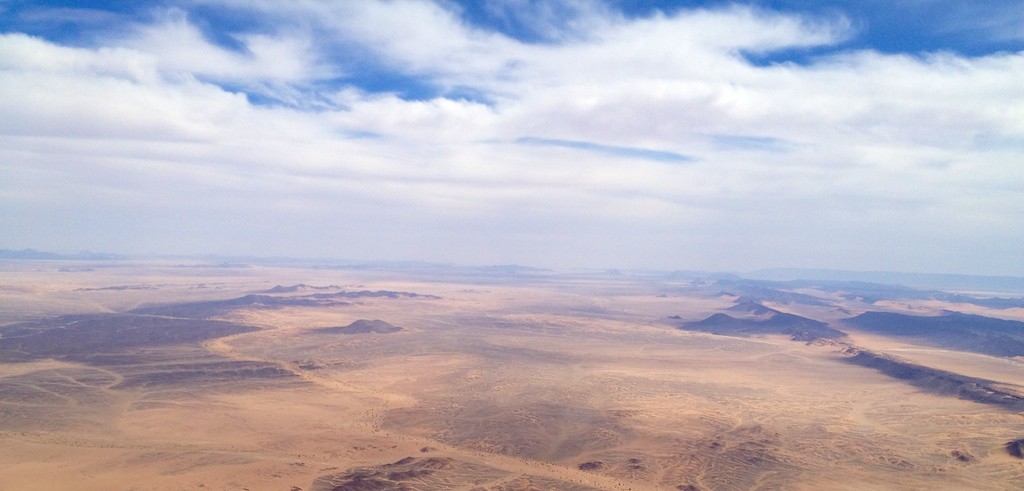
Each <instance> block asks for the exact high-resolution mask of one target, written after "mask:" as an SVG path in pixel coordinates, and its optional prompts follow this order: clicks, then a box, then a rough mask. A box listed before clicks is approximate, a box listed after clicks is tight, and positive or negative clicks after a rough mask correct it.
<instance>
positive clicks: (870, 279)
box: [742, 268, 1024, 295]
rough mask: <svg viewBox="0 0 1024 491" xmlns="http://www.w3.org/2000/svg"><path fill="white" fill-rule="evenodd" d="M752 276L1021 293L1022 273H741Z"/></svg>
mask: <svg viewBox="0 0 1024 491" xmlns="http://www.w3.org/2000/svg"><path fill="white" fill-rule="evenodd" d="M742 276H743V277H744V278H749V279H752V280H770V281H792V280H823V281H843V282H866V283H876V284H884V285H904V286H909V287H914V288H926V289H935V290H952V291H989V292H1005V293H1011V294H1016V295H1021V294H1024V277H1020V276H980V275H965V274H940V273H900V272H895V271H844V270H838V269H798V268H791V269H783V268H778V269H762V270H758V271H752V272H749V273H745V274H743V275H742Z"/></svg>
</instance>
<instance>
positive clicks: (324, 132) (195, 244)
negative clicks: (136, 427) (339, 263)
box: [0, 0, 1024, 276]
mask: <svg viewBox="0 0 1024 491" xmlns="http://www.w3.org/2000/svg"><path fill="white" fill-rule="evenodd" d="M641 4H642V2H597V1H595V2H586V1H577V0H565V1H554V2H535V1H507V2H464V1H458V2H451V1H428V0H407V1H396V2H326V1H311V2H303V3H299V4H287V5H285V4H281V3H279V2H268V1H262V0H254V1H237V0H201V1H200V0H196V1H186V2H169V1H159V0H154V1H143V2H112V1H96V2H65V5H66V6H65V7H53V6H52V4H51V3H49V2H33V1H26V2H0V114H3V118H0V176H2V178H0V228H2V230H3V231H4V232H3V235H4V237H3V239H2V240H3V243H0V247H4V248H9V249H24V248H32V249H37V250H43V251H67V252H73V251H82V250H91V251H98V252H106V253H113V254H125V255H133V256H142V255H172V254H180V255H199V254H212V255H221V256H255V257H273V256H287V257H298V258H323V257H328V258H346V259H349V260H352V261H373V260H383V261H427V262H438V263H456V264H478V265H483V264H522V265H527V266H534V267H542V268H551V267H565V268H579V267H585V268H629V269H642V268H648V269H660V270H676V269H687V270H705V271H757V270H762V269H770V268H812V269H835V270H847V271H897V272H909V273H939V274H969V275H998V276H1024V258H1022V254H1021V247H1020V244H1024V226H1022V224H1024V167H1022V166H1021V165H1020V163H1021V162H1024V103H1022V102H1024V84H1022V83H1021V80H1022V78H1024V75H1022V74H1024V27H1022V26H1024V12H1022V11H1021V9H1020V4H1019V2H1016V1H993V2H986V3H985V4H984V5H980V4H963V3H962V2H953V1H948V0H929V1H926V2H904V3H900V2H854V1H847V0H844V1H835V2H829V3H825V4H821V5H816V4H813V3H811V4H809V3H808V2H802V1H798V0H783V1H775V2H766V1H751V2H739V3H734V2H724V1H671V2H659V3H658V8H657V9H655V8H652V7H648V6H643V5H641Z"/></svg>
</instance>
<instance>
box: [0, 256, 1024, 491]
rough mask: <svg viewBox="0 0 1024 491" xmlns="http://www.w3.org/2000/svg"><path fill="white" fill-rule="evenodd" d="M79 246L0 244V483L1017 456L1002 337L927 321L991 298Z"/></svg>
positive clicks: (1012, 380)
mask: <svg viewBox="0 0 1024 491" xmlns="http://www.w3.org/2000/svg"><path fill="white" fill-rule="evenodd" d="M81 266H82V265H81V264H78V267H75V268H70V269H69V265H66V264H59V263H58V262H53V261H9V262H7V263H5V264H4V265H3V268H4V275H3V278H4V279H3V285H2V287H0V301H2V305H3V311H4V317H3V325H2V326H0V362H2V363H0V395H2V397H0V415H2V418H0V425H2V427H0V439H2V441H3V444H2V445H0V454H2V459H0V461H2V463H0V488H4V489H26V488H49V489H57V488H65V489H66V488H71V489H97V490H99V489H238V490H241V489H249V490H258V489H289V490H299V489H301V490H316V491H326V490H369V489H482V490H512V489H580V490H583V489H605V490H617V489H623V490H625V489H633V490H641V489H687V490H693V489H779V488H786V489H826V488H827V489H865V488H888V489H921V488H935V489H965V488H972V489H1012V488H1014V487H1016V483H1019V482H1020V480H1021V479H1024V460H1021V459H1020V457H1019V454H1020V451H1019V448H1020V446H1019V443H1017V442H1019V440H1020V439H1021V438H1022V437H1024V418H1022V417H1021V412H1020V411H1021V409H1022V407H1024V402H1022V401H1024V385H1022V384H1024V365H1022V362H1021V358H1020V354H1019V353H1017V352H1012V353H1011V352H1002V351H999V352H993V350H992V349H990V346H992V343H991V342H989V338H988V337H985V336H980V337H979V336H974V337H970V336H966V335H962V334H957V333H956V332H953V331H954V330H956V329H961V330H965V329H966V330H967V331H965V332H968V331H970V332H975V331H979V330H982V331H984V332H983V334H987V335H988V336H990V337H991V336H998V337H1006V339H1009V340H1011V341H1013V340H1016V339H1019V338H1021V337H1022V336H1024V334H1022V333H1024V330H1022V329H1021V328H1020V327H1021V324H1022V323H1021V321H1019V320H1016V319H1017V318H1018V317H1017V316H1015V315H1013V314H1014V311H1012V310H1006V309H999V308H997V307H998V306H996V307H992V306H985V305H974V308H973V309H972V310H971V314H952V313H950V312H951V311H948V310H942V309H939V310H937V311H935V310H934V307H935V306H934V302H937V300H935V299H934V298H929V299H912V298H886V299H885V301H887V302H892V301H899V302H902V304H904V305H920V307H921V308H922V309H923V308H925V307H927V306H929V305H930V306H931V307H929V308H932V309H933V311H932V314H937V315H928V316H923V317H921V318H915V319H914V320H913V321H912V322H909V323H907V322H903V323H895V324H893V323H889V324H886V323H885V322H882V321H880V320H879V319H885V318H887V317H891V316H907V315H911V314H908V313H907V311H908V309H906V308H904V309H902V310H899V311H896V310H895V309H891V308H886V306H887V305H888V304H886V303H885V301H882V300H881V299H879V300H875V301H874V302H872V301H871V300H870V299H869V300H865V299H864V298H863V297H862V296H856V297H851V298H847V296H844V295H841V294H837V293H836V292H835V291H830V290H829V289H828V288H819V289H808V288H801V289H800V290H799V291H797V290H796V289H792V288H786V285H783V284H777V285H768V284H766V283H764V282H760V283H757V282H743V281H739V280H728V281H722V280H718V281H716V280H713V279H708V278H701V277H691V278H679V277H678V275H657V274H651V273H646V274H641V273H636V274H619V275H608V274H605V273H602V272H556V271H526V272H511V273H502V274H491V273H488V274H482V273H480V272H466V271H460V270H454V271H451V272H449V274H447V275H444V274H441V275H438V274H437V272H436V271H430V272H429V273H426V272H417V271H409V270H404V271H385V270H375V271H367V270H355V269H328V268H309V267H284V266H266V265H234V266H228V267H224V266H220V265H209V264H203V263H194V264H174V263H168V262H159V261H155V262H149V263H146V262H133V263H118V262H114V263H104V264H94V265H91V266H90V267H81ZM741 290H743V291H741ZM959 300H960V301H962V300H964V299H962V298H961V299H959ZM929 302H930V303H929ZM977 303H978V304H985V303H986V302H984V301H979V302H977ZM951 306H952V305H945V307H951ZM942 312H945V313H942ZM919 313H920V312H919ZM1001 314H1002V315H1001ZM1005 314H1010V315H1005ZM957 315H959V316H961V317H960V318H959V321H961V322H950V321H949V320H948V317H949V316H957ZM864 316H867V317H864ZM897 318H898V317H897ZM954 318H955V317H954ZM851 319H852V320H851ZM864 319H868V320H870V321H871V322H865V321H864ZM943 319H947V320H943ZM979 319H980V320H981V322H980V323H979V322H975V323H973V324H972V323H971V322H965V321H978V320H979ZM936 323H937V325H938V326H939V327H938V328H931V327H929V326H932V324H936ZM886 325H888V326H893V325H895V326H911V327H910V328H908V327H903V328H902V329H903V331H898V332H895V333H893V332H889V331H891V330H892V329H889V330H886V329H883V328H882V327H880V326H886ZM991 325H996V326H998V329H997V330H995V331H993V330H991V329H990V328H989V327H986V326H991ZM958 326H959V327H958ZM971 326H974V327H971ZM911 328H912V329H911ZM907 329H911V330H912V332H910V333H909V334H908V333H907V332H904V331H906V330H907ZM971 339H973V340H975V342H972V343H967V341H965V340H971ZM999 339H1002V338H999ZM997 344H998V345H999V346H1003V347H1005V348H1006V349H1010V348H1012V347H1014V346H1015V344H1013V343H1010V342H1001V343H997Z"/></svg>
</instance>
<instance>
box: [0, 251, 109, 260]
mask: <svg viewBox="0 0 1024 491" xmlns="http://www.w3.org/2000/svg"><path fill="white" fill-rule="evenodd" d="M127 258H128V257H127V256H122V255H119V254H106V253H99V252H89V251H84V252H78V253H75V254H58V253H56V252H45V251H37V250H35V249H21V250H14V249H0V259H18V260H27V259H31V260H66V261H68V260H70V261H107V260H120V259H127Z"/></svg>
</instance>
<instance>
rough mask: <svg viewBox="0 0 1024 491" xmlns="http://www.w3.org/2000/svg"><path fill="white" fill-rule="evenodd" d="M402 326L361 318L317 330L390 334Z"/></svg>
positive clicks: (338, 332)
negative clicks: (341, 325)
mask: <svg viewBox="0 0 1024 491" xmlns="http://www.w3.org/2000/svg"><path fill="white" fill-rule="evenodd" d="M401 330H402V328H401V327H398V326H393V325H391V324H388V323H387V322H384V321H382V320H372V321H371V320H366V319H359V320H357V321H355V322H353V323H351V324H349V325H347V326H344V327H327V328H324V329H317V331H316V332H320V333H332V334H365V333H378V334H389V333H393V332H398V331H401Z"/></svg>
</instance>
